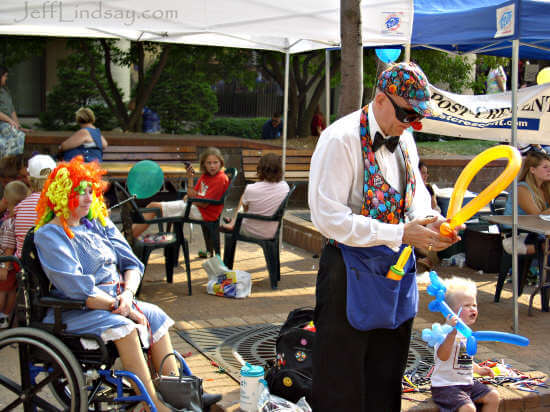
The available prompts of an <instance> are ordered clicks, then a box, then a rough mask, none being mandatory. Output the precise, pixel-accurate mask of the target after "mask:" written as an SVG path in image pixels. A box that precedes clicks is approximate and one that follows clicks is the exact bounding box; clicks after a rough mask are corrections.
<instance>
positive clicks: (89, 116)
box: [59, 107, 108, 162]
mask: <svg viewBox="0 0 550 412" xmlns="http://www.w3.org/2000/svg"><path fill="white" fill-rule="evenodd" d="M75 116H76V122H77V123H78V124H79V125H80V130H78V131H76V132H75V133H74V134H73V135H72V136H70V137H69V138H67V140H65V141H64V142H63V143H61V144H60V145H59V150H60V151H61V152H63V160H65V161H66V162H68V161H69V160H71V159H72V158H73V157H76V156H78V155H81V156H83V157H84V161H85V162H92V161H94V160H97V161H98V162H101V161H102V160H103V150H105V148H106V147H107V146H108V143H107V140H105V138H104V137H103V135H102V134H101V130H99V129H98V128H97V127H95V126H94V123H95V115H94V112H93V111H92V109H89V108H87V107H81V108H80V109H78V110H77V111H76V113H75Z"/></svg>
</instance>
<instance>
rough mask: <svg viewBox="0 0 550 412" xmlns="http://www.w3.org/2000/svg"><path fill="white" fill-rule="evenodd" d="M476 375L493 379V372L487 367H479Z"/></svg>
mask: <svg viewBox="0 0 550 412" xmlns="http://www.w3.org/2000/svg"><path fill="white" fill-rule="evenodd" d="M477 373H478V375H481V376H490V377H491V378H494V377H495V372H494V371H493V370H492V369H491V368H490V367H488V366H480V367H479V369H478V371H477Z"/></svg>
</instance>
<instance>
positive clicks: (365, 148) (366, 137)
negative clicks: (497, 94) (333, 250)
mask: <svg viewBox="0 0 550 412" xmlns="http://www.w3.org/2000/svg"><path fill="white" fill-rule="evenodd" d="M360 133H361V146H362V153H363V160H364V165H365V173H364V185H363V187H364V200H363V207H362V208H361V214H363V215H365V216H369V217H370V218H372V219H377V220H380V221H382V222H384V223H388V224H397V223H399V222H402V221H403V220H404V216H405V211H406V210H407V209H408V208H409V207H410V206H411V203H412V199H413V197H414V189H415V183H416V182H415V178H414V172H413V168H412V165H411V162H410V159H409V156H408V152H407V150H406V147H405V146H404V145H403V144H400V147H401V151H402V153H403V156H404V159H405V166H406V181H407V186H406V189H405V196H404V199H403V196H402V195H401V194H400V193H399V191H398V190H396V189H394V188H392V187H391V186H390V185H389V184H388V183H387V182H386V180H385V179H384V177H383V176H382V174H381V173H380V170H379V167H378V164H377V162H376V159H375V157H374V152H373V150H372V139H371V137H370V132H369V126H368V106H365V107H364V108H363V110H362V113H361V130H360ZM338 247H339V248H340V250H341V251H342V257H343V259H344V263H345V265H346V273H347V298H346V315H347V318H348V321H349V323H350V325H351V326H353V327H354V328H355V329H358V330H361V331H367V330H371V329H379V328H382V329H396V328H397V327H398V326H399V325H401V324H402V323H403V322H405V321H406V320H408V319H410V318H412V317H414V316H415V315H416V313H417V311H418V289H417V286H416V260H415V257H414V253H412V254H411V257H410V258H409V260H408V261H407V263H406V264H405V267H404V271H405V275H404V276H403V278H402V279H401V280H399V281H396V280H392V279H388V278H386V274H387V272H388V270H389V269H390V267H391V266H392V265H394V264H395V263H396V262H397V259H398V258H399V255H400V254H401V250H402V249H403V248H404V247H405V245H401V248H400V251H399V252H394V251H393V250H392V249H390V248H389V247H387V246H374V247H352V246H347V245H343V244H338Z"/></svg>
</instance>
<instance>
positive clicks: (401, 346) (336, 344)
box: [309, 63, 458, 412]
mask: <svg viewBox="0 0 550 412" xmlns="http://www.w3.org/2000/svg"><path fill="white" fill-rule="evenodd" d="M377 86H378V89H377V93H376V96H375V98H374V100H373V101H372V102H371V103H370V104H369V105H367V106H365V107H364V108H363V109H362V110H358V111H356V112H354V113H351V114H349V115H347V116H345V117H343V118H342V119H340V120H338V121H337V122H335V123H333V124H332V125H331V126H330V127H328V128H327V129H325V130H324V131H323V133H322V134H321V137H320V139H319V142H318V143H317V147H316V149H315V153H314V154H313V157H312V160H311V168H310V181H309V206H310V209H311V217H312V221H313V223H314V224H315V226H316V227H317V228H318V229H319V231H320V232H321V233H322V234H323V235H324V236H325V237H326V238H327V239H330V240H329V242H328V244H327V245H326V246H325V248H324V250H323V254H322V256H321V261H320V264H319V273H318V277H317V290H316V308H315V326H316V328H317V333H316V341H315V348H314V354H313V402H314V405H313V406H314V410H315V411H316V412H319V411H331V412H332V411H347V412H353V411H360V412H365V411H377V412H378V411H384V412H387V411H390V412H391V411H399V410H400V408H401V378H402V376H403V372H404V369H405V366H406V361H407V355H408V348H409V341H410V335H411V329H412V322H413V319H414V316H415V315H416V312H417V308H418V290H417V288H416V281H415V264H414V255H413V256H411V257H410V258H409V259H408V261H407V263H406V264H405V266H404V268H403V269H404V273H403V276H402V278H401V280H399V281H396V280H392V279H388V278H386V273H387V272H388V270H389V269H390V266H391V265H394V264H395V263H396V261H397V259H398V257H399V255H400V252H401V250H402V249H403V247H404V246H405V245H411V246H414V247H423V248H425V249H427V250H430V251H439V250H443V249H446V248H447V247H449V246H450V245H452V244H453V243H455V242H456V241H457V240H458V237H456V235H455V237H454V238H452V239H451V238H447V237H444V236H442V235H440V233H439V225H440V224H441V223H442V222H443V221H444V219H443V218H442V217H441V215H439V213H437V212H436V211H434V210H432V209H431V202H430V195H429V193H428V191H427V189H426V187H425V186H424V183H423V181H422V178H421V175H420V172H419V170H418V160H419V159H418V153H417V150H416V145H415V142H414V139H413V136H412V134H411V133H410V131H409V130H408V129H409V127H411V126H413V127H414V128H415V129H419V128H421V124H420V121H421V120H422V118H423V117H424V116H431V115H433V111H434V107H433V106H432V102H431V101H430V91H429V88H428V80H427V78H426V76H425V75H424V73H423V72H422V70H421V69H420V68H419V67H418V66H416V65H415V64H413V63H398V64H394V65H392V66H391V67H389V68H388V69H386V70H385V71H384V72H382V73H381V75H380V77H379V80H378V83H377Z"/></svg>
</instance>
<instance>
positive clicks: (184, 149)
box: [104, 145, 197, 154]
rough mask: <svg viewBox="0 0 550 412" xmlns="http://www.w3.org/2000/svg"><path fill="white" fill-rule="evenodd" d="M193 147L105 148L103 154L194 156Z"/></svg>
mask: <svg viewBox="0 0 550 412" xmlns="http://www.w3.org/2000/svg"><path fill="white" fill-rule="evenodd" d="M196 152H197V148H196V147H194V146H176V145H174V146H116V145H113V146H107V148H106V149H105V151H104V153H192V154H196Z"/></svg>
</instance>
